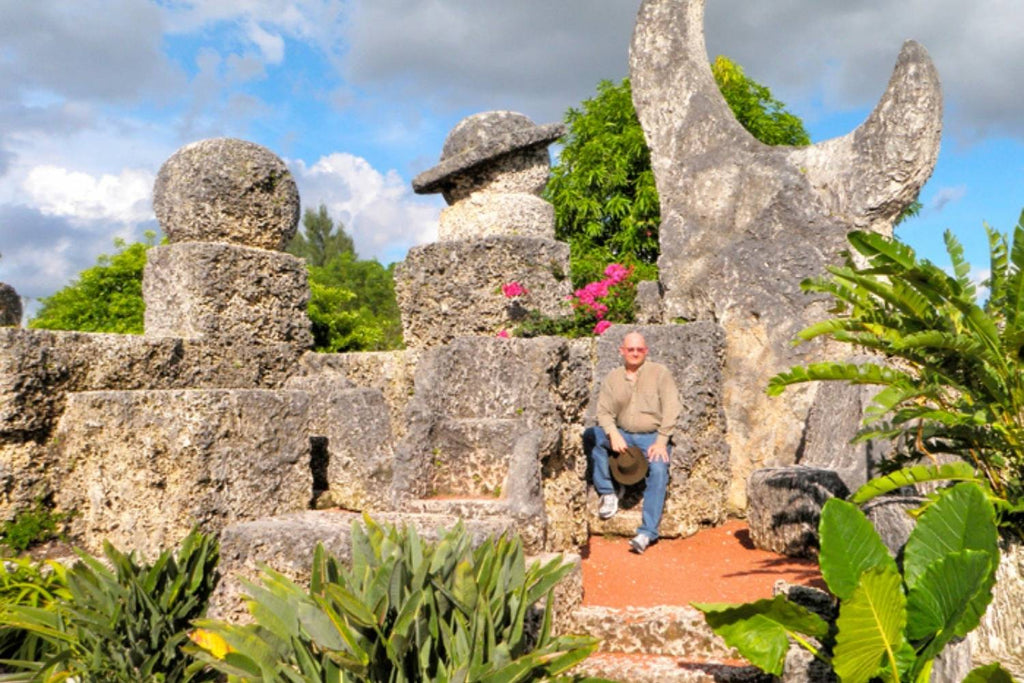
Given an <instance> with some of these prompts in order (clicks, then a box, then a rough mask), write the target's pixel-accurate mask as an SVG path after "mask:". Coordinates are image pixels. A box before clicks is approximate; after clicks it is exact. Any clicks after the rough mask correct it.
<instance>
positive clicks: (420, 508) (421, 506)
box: [401, 497, 508, 519]
mask: <svg viewBox="0 0 1024 683" xmlns="http://www.w3.org/2000/svg"><path fill="white" fill-rule="evenodd" d="M401 509H402V512H408V513H414V514H424V515H451V516H455V517H459V518H461V519H491V518H494V517H501V516H507V515H508V501H507V500H505V499H504V498H456V497H451V498H448V497H445V498H416V499H413V500H408V501H405V502H403V503H402V506H401Z"/></svg>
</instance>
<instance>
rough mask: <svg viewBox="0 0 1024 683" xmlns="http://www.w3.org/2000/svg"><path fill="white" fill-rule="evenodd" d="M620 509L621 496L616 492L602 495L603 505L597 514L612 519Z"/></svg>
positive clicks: (602, 517)
mask: <svg viewBox="0 0 1024 683" xmlns="http://www.w3.org/2000/svg"><path fill="white" fill-rule="evenodd" d="M618 511H619V497H618V496H616V495H615V494H614V493H604V494H602V495H601V507H599V508H598V509H597V516H598V517H600V518H601V519H611V518H612V517H614V516H615V513H616V512H618Z"/></svg>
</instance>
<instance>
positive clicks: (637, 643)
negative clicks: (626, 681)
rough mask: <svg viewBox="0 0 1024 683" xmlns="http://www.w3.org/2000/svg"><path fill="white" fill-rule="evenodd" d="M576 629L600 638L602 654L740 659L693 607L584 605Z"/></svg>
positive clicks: (578, 611)
mask: <svg viewBox="0 0 1024 683" xmlns="http://www.w3.org/2000/svg"><path fill="white" fill-rule="evenodd" d="M572 628H573V629H575V632H576V633H586V634H588V635H591V636H595V637H597V638H600V639H601V641H602V642H601V646H600V649H601V651H602V652H621V653H625V654H659V655H677V656H686V655H695V654H697V653H699V654H700V655H701V656H703V657H706V658H709V659H711V658H717V659H738V658H739V653H738V652H736V650H734V649H732V648H731V647H729V646H728V645H726V644H725V641H723V640H722V639H721V638H719V637H718V636H717V635H715V632H714V631H712V630H711V627H710V626H708V625H707V623H706V622H705V620H704V615H703V614H702V613H701V612H698V611H697V610H696V609H694V608H693V607H682V606H676V605H661V606H658V607H627V608H625V609H623V608H615V607H597V606H583V607H579V608H577V609H576V611H575V612H574V614H573V624H572Z"/></svg>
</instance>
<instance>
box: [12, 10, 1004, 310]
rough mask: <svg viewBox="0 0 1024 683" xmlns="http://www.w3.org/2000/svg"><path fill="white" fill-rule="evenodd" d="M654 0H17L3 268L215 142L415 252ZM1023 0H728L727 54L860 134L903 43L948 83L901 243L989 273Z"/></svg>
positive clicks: (45, 274)
mask: <svg viewBox="0 0 1024 683" xmlns="http://www.w3.org/2000/svg"><path fill="white" fill-rule="evenodd" d="M638 5H639V1H638V0H556V2H540V1H538V0H520V1H519V2H514V3H512V2H507V0H473V1H468V0H461V1H458V0H292V1H288V0H196V1H188V0H75V1H74V2H68V1H66V0H33V2H25V1H24V0H0V16H2V17H3V21H0V254H2V259H0V281H2V282H7V283H8V284H11V285H12V286H14V287H15V289H17V290H18V292H19V293H20V294H21V295H22V296H25V297H27V298H29V300H30V302H29V303H30V307H32V308H34V305H33V303H32V302H34V301H37V300H38V298H39V297H44V296H47V295H49V294H52V293H53V292H54V291H56V290H57V289H59V288H60V287H62V286H64V285H65V284H67V283H68V281H69V280H70V279H71V278H73V277H74V276H75V275H76V274H77V273H78V272H79V271H80V270H81V269H82V268H85V267H88V266H90V265H92V264H93V263H95V260H96V257H97V255H98V254H100V253H104V252H108V253H109V252H110V251H112V249H113V240H114V238H118V237H119V238H123V239H127V240H134V239H139V238H141V236H142V234H143V232H144V231H145V230H149V229H155V228H156V221H155V218H154V217H153V212H152V206H151V204H150V196H151V191H152V182H153V179H154V178H155V176H156V173H157V171H158V170H159V168H160V165H161V164H162V163H163V162H164V161H165V160H166V159H167V157H169V156H170V155H171V154H173V152H174V151H175V150H176V149H177V148H178V147H180V146H182V145H184V144H186V143H188V142H191V141H194V140H197V139H201V138H206V137H215V136H232V137H241V138H245V139H248V140H252V141H254V142H257V143H260V144H262V145H265V146H266V147H268V148H270V149H271V150H273V151H274V152H275V153H277V154H278V155H280V156H281V157H282V158H283V159H285V161H286V162H287V163H288V164H289V166H290V168H291V169H292V171H293V173H294V174H295V177H296V179H297V181H298V183H299V189H300V193H301V195H302V200H303V204H304V205H305V206H308V207H314V208H315V207H316V206H317V205H318V204H319V203H321V202H323V203H324V204H326V205H327V206H328V209H329V211H330V213H331V214H332V216H334V217H335V218H336V219H339V220H341V221H342V222H343V223H344V224H345V226H346V229H347V230H348V231H349V232H350V234H352V235H353V237H354V239H355V243H356V247H357V250H358V251H359V253H360V255H361V256H363V257H376V258H378V259H380V260H381V261H382V262H384V263H388V262H391V261H396V260H401V259H402V258H403V257H404V255H405V253H406V251H407V250H408V249H409V247H411V246H413V245H415V244H421V243H424V242H428V241H430V240H432V239H433V238H434V236H435V235H436V226H437V217H438V212H439V210H440V208H441V207H442V205H443V203H442V201H441V200H440V198H438V197H436V196H431V197H420V196H417V195H414V194H413V193H412V191H411V188H410V185H409V183H410V180H411V178H412V177H413V176H414V175H416V174H417V173H419V172H420V171H423V170H425V169H427V168H429V167H430V166H432V165H433V164H434V163H436V161H437V158H438V155H439V154H440V150H441V146H442V144H443V142H444V137H445V135H446V134H447V133H448V131H449V130H450V129H451V128H452V126H454V125H455V123H456V122H458V121H459V120H460V119H461V118H462V117H464V116H467V115H469V114H472V113H476V112H479V111H486V110H489V109H512V110H516V111H521V112H523V113H525V114H527V115H528V116H530V117H531V118H533V119H534V120H535V121H537V122H538V123H548V122H552V121H556V120H560V119H561V118H562V117H563V115H564V113H565V110H566V108H568V107H570V106H575V105H578V103H579V102H580V101H581V100H582V99H584V98H586V97H589V96H591V95H592V94H593V93H594V91H595V86H596V84H597V82H598V81H599V80H600V79H602V78H608V79H613V80H617V79H620V78H622V77H624V76H625V75H626V74H627V54H628V46H629V38H630V34H631V32H632V27H633V20H634V17H635V14H636V9H637V7H638ZM1021 25H1024V3H1018V2H1009V1H1007V0H978V1H977V2H974V3H964V2H962V0H957V1H952V0H903V1H901V2H895V1H890V0H885V1H883V0H874V1H869V0H862V1H860V2H857V3H850V2H845V1H842V0H773V2H770V3H769V2H766V1H765V0H708V7H707V18H706V35H707V43H708V52H709V57H714V56H715V55H717V54H725V55H728V56H729V57H731V58H732V59H734V60H735V61H737V62H738V63H740V64H741V65H743V67H744V68H745V69H746V71H747V73H748V74H749V75H751V76H753V77H754V78H755V79H757V80H758V81H760V82H762V83H764V84H765V85H768V86H769V87H770V88H771V89H772V91H773V93H774V94H775V95H776V96H777V97H778V98H779V99H781V100H783V101H784V102H786V103H787V105H788V106H789V108H790V110H791V111H793V112H794V113H796V114H797V115H799V116H800V117H802V118H803V120H804V122H805V124H806V125H807V127H808V129H809V131H810V133H811V136H812V138H813V139H814V140H815V141H820V140H824V139H827V138H830V137H834V136H837V135H843V134H845V133H847V132H849V131H850V130H852V129H853V128H855V127H856V126H857V125H858V124H859V123H860V122H861V121H862V120H863V119H864V118H865V117H866V116H867V114H868V113H869V111H870V110H871V108H872V107H873V106H874V104H875V102H876V101H877V99H878V98H879V97H880V96H881V94H882V92H883V91H884V90H885V87H886V84H887V82H888V79H889V74H890V71H891V69H892V67H893V65H894V64H895V60H896V56H897V54H898V52H899V49H900V46H901V44H902V42H903V41H904V40H905V39H907V38H913V39H916V40H918V41H919V42H921V43H922V44H923V45H924V46H925V47H926V48H927V49H928V50H929V52H930V53H931V55H932V57H933V59H934V60H935V62H936V66H937V68H938V71H939V76H940V78H941V80H942V84H943V93H944V99H945V117H944V133H943V144H942V151H941V152H940V156H939V162H938V165H937V167H936V170H935V173H934V175H933V176H932V179H931V180H930V181H929V183H928V184H927V185H926V186H925V188H924V190H923V192H922V195H921V200H922V202H923V203H924V205H925V208H924V210H923V212H922V214H921V216H920V217H918V218H915V219H912V220H911V221H909V222H907V223H905V224H904V225H902V226H900V228H899V229H898V231H897V234H898V235H899V236H900V237H902V238H903V239H905V240H906V241H908V242H909V243H910V244H911V245H912V246H914V247H915V248H917V249H918V250H919V251H920V252H922V253H924V254H925V255H927V256H929V257H930V258H933V259H935V260H941V259H942V232H943V230H945V229H946V228H951V229H953V230H954V231H955V232H956V233H957V235H958V236H959V238H960V239H961V241H963V242H964V244H965V246H966V247H967V255H968V257H969V259H970V260H971V261H972V263H973V264H974V265H975V266H976V267H977V268H978V269H979V270H983V269H984V268H985V266H986V263H985V261H986V258H987V250H986V245H985V239H984V232H983V230H982V222H983V221H987V222H988V223H989V224H990V225H992V226H993V227H995V228H998V229H1001V230H1010V229H1012V227H1013V226H1014V225H1015V224H1016V222H1017V218H1018V216H1019V214H1020V211H1021V209H1022V208H1024V117H1022V116H1021V112H1022V111H1024V41H1021V40H1020V38H1019V27H1020V26H1021Z"/></svg>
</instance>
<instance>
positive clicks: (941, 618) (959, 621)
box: [907, 550, 997, 659]
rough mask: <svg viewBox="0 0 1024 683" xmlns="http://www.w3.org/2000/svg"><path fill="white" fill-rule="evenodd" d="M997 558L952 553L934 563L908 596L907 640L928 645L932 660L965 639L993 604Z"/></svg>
mask: <svg viewBox="0 0 1024 683" xmlns="http://www.w3.org/2000/svg"><path fill="white" fill-rule="evenodd" d="M993 559H997V558H993V557H992V556H991V555H989V554H988V553H986V552H984V551H981V550H965V551H963V552H960V553H952V554H950V555H947V556H946V557H943V558H941V559H940V560H938V561H937V562H934V563H932V564H931V565H929V566H928V568H927V569H926V570H925V572H924V574H922V575H921V578H920V579H919V580H918V582H917V584H916V585H915V586H914V587H913V588H911V589H910V593H909V594H908V595H907V637H908V638H910V640H912V641H914V642H916V643H919V642H923V643H926V645H925V647H924V649H923V650H922V651H921V653H920V656H921V658H922V659H931V658H932V657H934V656H936V655H937V654H939V652H941V651H942V648H944V647H945V646H946V644H947V643H948V642H949V641H950V640H952V638H953V637H954V636H961V637H962V636H965V635H967V633H968V632H970V631H971V630H973V629H974V628H975V627H976V626H977V625H978V622H979V621H980V620H981V616H982V614H984V612H985V608H986V607H987V606H988V603H989V602H990V601H991V600H992V585H993V584H994V583H995V576H994V574H993V573H992V571H991V567H992V561H993Z"/></svg>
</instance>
